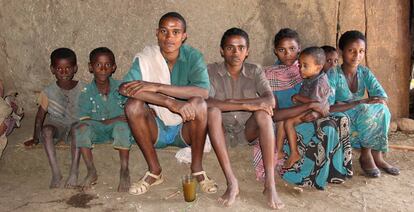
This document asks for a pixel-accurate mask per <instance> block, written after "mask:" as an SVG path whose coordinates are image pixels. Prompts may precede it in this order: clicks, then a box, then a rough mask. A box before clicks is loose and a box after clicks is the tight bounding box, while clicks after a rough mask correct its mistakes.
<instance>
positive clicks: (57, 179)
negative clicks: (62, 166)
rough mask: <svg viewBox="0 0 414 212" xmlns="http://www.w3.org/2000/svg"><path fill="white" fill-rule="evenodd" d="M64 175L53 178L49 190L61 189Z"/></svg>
mask: <svg viewBox="0 0 414 212" xmlns="http://www.w3.org/2000/svg"><path fill="white" fill-rule="evenodd" d="M62 178H63V177H62V175H58V176H52V180H51V181H50V185H49V188H59V187H60V183H61V182H62Z"/></svg>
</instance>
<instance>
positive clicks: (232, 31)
mask: <svg viewBox="0 0 414 212" xmlns="http://www.w3.org/2000/svg"><path fill="white" fill-rule="evenodd" d="M236 35H237V36H240V37H242V38H244V40H245V41H246V45H247V48H249V45H250V41H249V35H248V34H247V32H246V31H244V30H242V29H240V28H236V27H233V28H231V29H228V30H227V31H226V32H224V34H223V36H222V37H221V41H220V47H221V48H222V49H223V48H224V44H225V42H226V40H227V38H229V37H231V36H236Z"/></svg>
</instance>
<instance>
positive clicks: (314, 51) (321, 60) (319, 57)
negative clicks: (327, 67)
mask: <svg viewBox="0 0 414 212" xmlns="http://www.w3.org/2000/svg"><path fill="white" fill-rule="evenodd" d="M300 55H309V56H311V57H313V59H314V60H315V63H316V65H324V64H325V62H326V56H325V51H324V50H323V49H322V48H320V47H317V46H311V47H308V48H306V49H304V50H303V51H302V52H301V53H300Z"/></svg>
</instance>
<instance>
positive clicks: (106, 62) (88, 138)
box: [75, 47, 131, 192]
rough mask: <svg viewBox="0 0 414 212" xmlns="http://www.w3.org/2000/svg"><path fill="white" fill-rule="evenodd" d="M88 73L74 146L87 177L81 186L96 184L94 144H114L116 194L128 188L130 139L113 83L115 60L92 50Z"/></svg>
mask: <svg viewBox="0 0 414 212" xmlns="http://www.w3.org/2000/svg"><path fill="white" fill-rule="evenodd" d="M89 59H90V62H89V71H90V72H91V73H93V75H94V80H93V81H92V82H91V83H90V84H88V85H87V86H86V87H85V88H84V89H83V90H82V93H81V95H80V97H79V117H80V120H81V121H80V123H79V125H78V126H77V127H76V129H75V139H76V146H77V147H78V148H80V151H81V154H82V157H83V159H84V161H85V164H86V167H87V170H88V175H87V176H86V177H85V180H84V182H83V184H82V186H83V187H89V186H90V185H92V184H94V183H96V181H97V179H98V175H97V172H96V169H95V166H94V164H93V157H92V151H91V149H92V148H93V144H97V143H106V142H108V141H113V143H112V144H113V146H114V148H115V149H117V150H118V151H119V156H120V161H121V173H120V182H119V186H118V191H119V192H125V191H127V190H128V189H129V186H130V177H129V170H128V160H129V149H130V148H131V136H130V130H129V127H128V123H127V121H126V118H125V115H124V109H123V102H124V98H123V97H122V96H121V95H120V94H119V93H118V87H119V85H120V81H117V80H114V79H112V77H111V75H112V73H114V72H115V70H116V63H115V56H114V54H113V53H112V51H111V50H110V49H108V48H106V47H100V48H96V49H94V50H93V51H92V52H91V53H90V55H89Z"/></svg>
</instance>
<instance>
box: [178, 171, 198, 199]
mask: <svg viewBox="0 0 414 212" xmlns="http://www.w3.org/2000/svg"><path fill="white" fill-rule="evenodd" d="M182 183H183V193H184V200H185V201H186V202H192V201H194V200H195V199H196V188H197V183H196V180H195V178H193V176H192V175H185V176H183V178H182Z"/></svg>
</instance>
